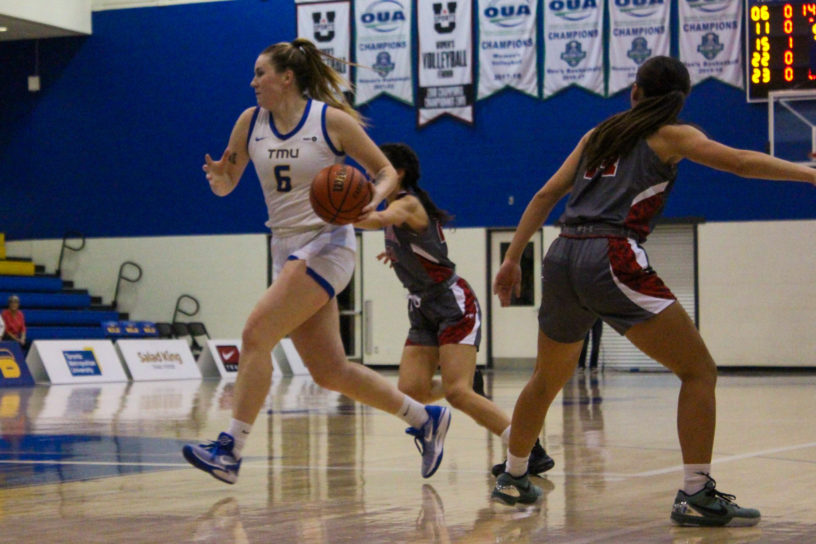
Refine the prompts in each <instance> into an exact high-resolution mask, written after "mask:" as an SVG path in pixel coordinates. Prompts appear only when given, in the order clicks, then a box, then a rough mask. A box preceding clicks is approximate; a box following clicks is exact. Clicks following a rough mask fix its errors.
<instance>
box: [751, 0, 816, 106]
mask: <svg viewBox="0 0 816 544" xmlns="http://www.w3.org/2000/svg"><path fill="white" fill-rule="evenodd" d="M745 30H746V32H745V52H746V55H745V61H746V68H745V79H746V83H745V89H746V94H747V98H748V101H749V102H756V101H761V100H767V98H768V92H769V91H777V90H784V89H816V1H811V2H804V1H801V0H800V1H796V0H788V1H783V0H748V3H747V9H746V12H745Z"/></svg>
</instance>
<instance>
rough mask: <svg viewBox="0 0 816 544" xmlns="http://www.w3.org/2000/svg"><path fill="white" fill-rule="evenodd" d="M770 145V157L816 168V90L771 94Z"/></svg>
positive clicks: (769, 97)
mask: <svg viewBox="0 0 816 544" xmlns="http://www.w3.org/2000/svg"><path fill="white" fill-rule="evenodd" d="M768 144H769V149H768V153H770V155H771V156H773V157H779V158H782V159H785V160H789V161H791V162H797V163H801V164H807V165H809V166H813V167H814V168H816V90H813V89H803V90H784V91H771V92H769V93H768Z"/></svg>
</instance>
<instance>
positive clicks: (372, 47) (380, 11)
mask: <svg viewBox="0 0 816 544" xmlns="http://www.w3.org/2000/svg"><path fill="white" fill-rule="evenodd" d="M412 24H413V4H411V0H388V1H387V2H384V1H383V0H355V2H354V28H355V43H354V51H355V54H356V57H355V59H356V62H357V65H358V66H357V69H356V70H355V74H356V78H355V85H354V86H355V90H356V96H355V102H356V103H357V104H364V103H366V102H368V101H369V100H372V99H374V98H376V97H377V96H379V95H381V94H387V95H390V96H392V97H394V98H396V99H397V100H399V101H401V102H405V103H406V104H408V105H411V106H413V104H414V86H413V79H412V77H411V74H412V64H411V52H412V51H413V49H414V48H413V38H412V33H411V28H412Z"/></svg>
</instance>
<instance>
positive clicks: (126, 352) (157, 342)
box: [116, 339, 201, 382]
mask: <svg viewBox="0 0 816 544" xmlns="http://www.w3.org/2000/svg"><path fill="white" fill-rule="evenodd" d="M116 347H117V348H119V353H121V354H122V360H123V361H124V362H125V368H126V369H127V371H128V372H129V373H130V375H131V377H132V378H133V381H137V382H139V381H145V380H194V379H200V378H201V371H200V370H199V369H198V366H197V365H196V361H195V359H193V354H192V353H191V352H190V346H189V345H188V344H187V342H185V341H184V340H163V339H142V340H117V341H116Z"/></svg>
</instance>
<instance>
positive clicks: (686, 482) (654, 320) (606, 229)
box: [493, 57, 816, 526]
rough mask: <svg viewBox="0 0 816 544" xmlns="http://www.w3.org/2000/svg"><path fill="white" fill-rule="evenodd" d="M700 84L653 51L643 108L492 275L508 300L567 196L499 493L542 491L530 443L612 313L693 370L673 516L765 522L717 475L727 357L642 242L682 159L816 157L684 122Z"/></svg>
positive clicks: (527, 216) (594, 138)
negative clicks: (703, 332)
mask: <svg viewBox="0 0 816 544" xmlns="http://www.w3.org/2000/svg"><path fill="white" fill-rule="evenodd" d="M690 89H691V86H690V81H689V74H688V70H687V69H686V67H685V66H684V65H683V64H682V63H681V62H680V61H678V60H676V59H672V58H670V57H653V58H651V59H649V60H647V61H646V62H645V63H643V65H642V66H641V67H640V69H639V70H638V73H637V78H636V81H635V84H634V85H633V86H632V91H631V102H632V108H631V109H629V110H628V111H625V112H622V113H619V114H616V115H614V116H612V117H610V118H609V119H607V120H606V121H604V122H602V123H601V124H600V125H598V126H597V127H595V128H594V129H593V130H592V131H590V132H589V133H587V134H586V135H585V136H584V137H583V138H582V139H581V141H580V142H579V143H578V145H577V146H576V148H575V149H574V150H573V151H572V153H570V155H569V157H567V159H566V160H565V161H564V163H563V164H562V165H561V167H560V168H559V169H558V171H557V172H556V173H555V174H554V175H553V176H552V177H551V178H550V179H549V180H548V181H547V183H546V184H545V185H544V186H543V187H542V188H541V189H540V190H539V191H538V193H536V195H535V196H534V197H533V199H532V201H531V202H530V203H529V204H528V206H527V208H526V210H525V211H524V214H523V215H522V218H521V221H520V222H519V225H518V229H517V230H516V233H515V235H514V237H513V241H512V242H511V244H510V247H509V248H508V250H507V253H506V254H505V258H504V262H503V263H502V266H501V268H500V269H499V272H498V273H497V275H496V278H495V280H494V283H493V290H494V292H495V293H496V294H497V295H498V296H499V300H500V302H501V304H502V305H506V304H508V303H509V300H510V296H511V293H512V292H513V291H517V290H518V288H519V282H520V278H521V268H520V266H519V260H520V258H521V254H522V251H523V249H524V247H525V245H526V244H527V242H528V240H529V239H530V237H531V236H532V235H533V234H534V233H535V232H536V231H537V230H538V229H539V228H540V227H541V225H542V224H543V222H544V220H545V219H546V218H547V216H548V215H549V213H550V212H551V211H552V209H553V207H554V206H555V204H556V203H557V202H558V201H559V200H561V198H562V197H564V196H565V195H567V193H570V198H569V201H568V202H567V206H566V210H565V212H564V214H563V216H562V217H561V219H560V223H561V224H562V225H563V227H562V231H561V236H560V237H559V238H558V239H557V240H556V241H555V242H553V244H552V245H551V246H550V249H549V251H548V253H547V255H546V256H545V258H544V263H543V266H542V300H541V310H540V313H539V335H538V356H537V360H536V368H535V371H534V373H533V376H532V377H531V378H530V381H529V382H528V383H527V385H526V386H525V387H524V390H523V391H522V393H521V395H520V396H519V399H518V401H517V402H516V407H515V410H514V412H513V426H512V433H511V436H510V441H509V442H510V445H509V448H508V456H507V472H505V473H504V474H501V475H500V476H499V478H498V480H497V481H496V487H495V489H494V490H493V497H494V499H496V500H499V501H501V502H504V503H507V504H515V503H518V502H520V503H532V502H535V501H536V500H537V499H538V496H539V495H540V493H541V492H540V490H538V489H537V488H536V487H535V486H534V485H532V484H531V483H530V481H529V480H528V479H527V477H526V475H525V469H526V465H527V455H528V453H529V452H530V449H531V448H532V445H533V442H534V440H535V437H536V435H537V434H538V432H539V430H540V429H541V425H542V423H543V421H544V417H545V416H546V414H547V410H548V408H549V406H550V404H551V403H552V401H553V399H554V398H555V396H556V395H557V394H558V392H559V391H560V390H561V388H562V387H563V386H564V384H565V383H566V382H567V380H569V378H570V377H571V376H572V374H573V372H574V370H575V365H576V363H577V360H578V356H579V354H580V352H581V347H582V344H583V339H584V336H585V335H586V332H587V330H589V328H590V327H591V326H592V324H593V323H594V322H595V320H596V319H598V318H601V319H603V320H604V321H605V322H606V323H608V324H609V325H610V326H611V327H613V328H614V329H615V330H616V331H618V332H619V333H620V334H623V335H625V336H626V337H627V338H628V339H629V340H630V341H631V342H632V343H633V344H634V345H635V346H637V347H638V348H639V349H640V350H641V351H643V352H644V353H646V354H647V355H648V356H650V357H652V358H653V359H655V360H656V361H658V362H659V363H661V364H663V365H664V366H666V367H667V368H669V369H670V370H671V371H672V372H674V373H675V374H676V375H677V376H678V377H679V378H680V380H681V382H682V385H681V387H680V396H679V400H678V410H677V430H678V434H679V438H680V448H681V450H682V453H683V463H684V479H683V486H682V488H681V489H680V490H679V491H678V492H677V495H676V497H675V502H674V506H673V508H672V512H671V520H672V521H673V522H674V523H677V524H682V525H698V526H715V525H720V526H722V525H732V526H733V525H755V524H756V523H758V522H759V519H760V514H759V511H757V510H755V509H751V508H740V507H739V506H738V505H737V504H736V503H734V502H733V500H734V496H733V495H728V494H726V493H722V492H720V491H718V490H717V489H716V488H715V482H714V480H713V479H712V478H711V476H710V475H709V473H710V471H711V455H712V449H713V445H714V423H715V412H716V409H715V404H716V403H715V398H714V388H715V385H716V382H717V367H716V365H715V363H714V360H713V359H712V358H711V355H710V354H709V352H708V349H707V348H706V346H705V344H704V342H703V339H702V338H701V337H700V334H699V332H698V331H697V329H696V328H695V326H694V323H693V322H692V321H691V319H690V318H689V316H688V314H686V311H685V310H684V309H683V307H682V306H681V305H680V304H678V303H677V301H676V299H675V297H674V295H673V294H672V292H671V291H670V290H669V288H668V287H666V285H664V284H663V282H662V281H661V280H660V278H659V277H658V276H657V274H656V273H655V272H654V270H652V268H651V267H650V266H649V260H648V258H647V256H646V253H645V252H644V251H643V249H642V248H641V247H640V244H641V243H642V242H643V241H644V240H645V239H646V236H647V235H648V234H649V232H650V231H651V230H652V226H653V223H654V221H655V219H656V218H657V216H658V215H659V214H660V212H661V211H662V209H663V206H664V204H665V201H666V196H667V195H668V193H669V190H670V189H671V187H672V184H673V183H674V180H675V177H676V175H677V169H676V168H677V164H678V163H679V162H680V161H681V160H682V159H684V158H686V159H690V160H692V161H694V162H696V163H699V164H702V165H705V166H709V167H711V168H716V169H718V170H724V171H727V172H731V173H734V174H737V175H739V176H742V177H752V178H762V179H775V180H794V181H806V182H810V183H816V170H813V169H811V168H807V167H805V166H802V165H798V164H794V163H790V162H787V161H783V160H780V159H777V158H774V157H770V156H768V155H766V154H764V153H758V152H755V151H748V150H742V149H734V148H731V147H728V146H725V145H723V144H720V143H718V142H715V141H713V140H710V139H708V138H707V137H706V136H705V134H703V133H702V132H701V131H700V130H698V129H697V128H695V127H693V126H691V125H687V124H682V123H679V122H678V121H677V115H678V114H679V113H680V111H681V110H682V108H683V105H684V103H685V98H686V95H688V93H689V91H690Z"/></svg>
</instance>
